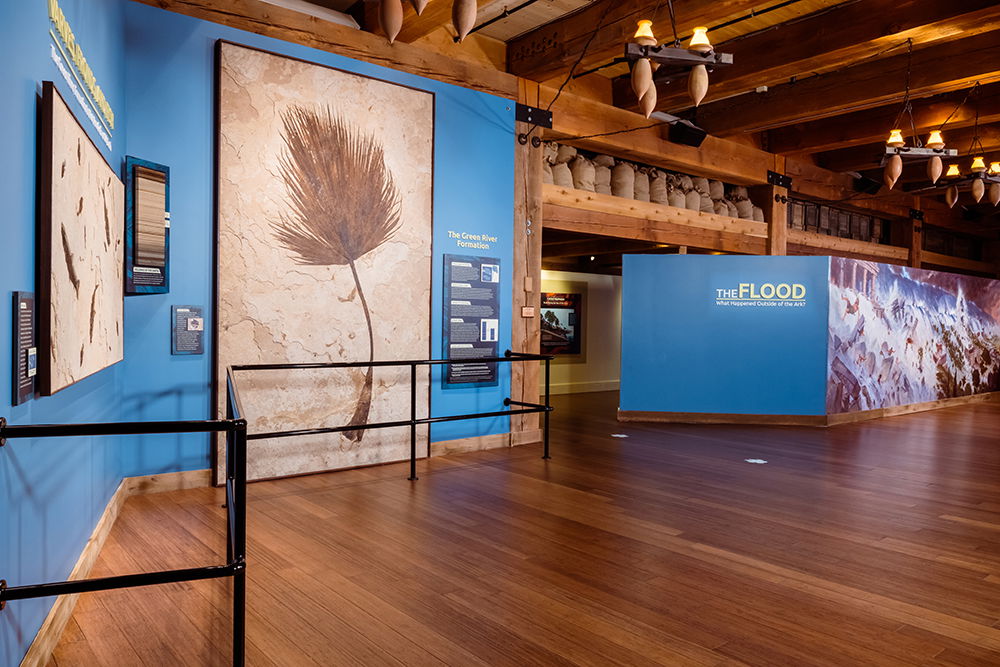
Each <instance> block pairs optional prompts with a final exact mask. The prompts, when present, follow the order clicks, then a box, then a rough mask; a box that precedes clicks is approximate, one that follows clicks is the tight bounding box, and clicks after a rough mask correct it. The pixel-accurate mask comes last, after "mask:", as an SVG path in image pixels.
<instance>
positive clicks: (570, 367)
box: [542, 271, 622, 394]
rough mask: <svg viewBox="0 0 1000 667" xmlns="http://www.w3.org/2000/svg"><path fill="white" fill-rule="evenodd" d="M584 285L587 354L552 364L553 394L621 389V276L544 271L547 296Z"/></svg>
mask: <svg viewBox="0 0 1000 667" xmlns="http://www.w3.org/2000/svg"><path fill="white" fill-rule="evenodd" d="M574 283H576V285H574ZM580 283H586V285H587V290H586V292H587V293H586V296H585V297H584V304H583V310H584V313H583V318H584V321H585V324H584V329H583V354H581V355H580V356H579V357H575V356H565V357H557V358H556V360H555V361H553V362H552V378H551V391H552V393H553V394H577V393H582V392H587V391H613V390H617V389H618V382H619V378H620V375H621V334H622V279H621V276H603V275H597V274H592V273H572V272H569V271H542V291H543V292H575V291H578V290H579V284H580ZM574 288H575V289H574ZM543 372H544V371H543ZM544 381H545V378H544V375H543V377H542V382H544ZM542 386H543V387H544V385H542Z"/></svg>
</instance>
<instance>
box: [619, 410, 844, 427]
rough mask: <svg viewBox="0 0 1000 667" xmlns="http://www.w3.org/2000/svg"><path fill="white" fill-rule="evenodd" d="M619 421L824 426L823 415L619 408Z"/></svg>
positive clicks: (824, 418) (824, 419) (824, 417)
mask: <svg viewBox="0 0 1000 667" xmlns="http://www.w3.org/2000/svg"><path fill="white" fill-rule="evenodd" d="M618 421H620V422H654V423H660V424H748V425H758V426H826V416H825V415H741V414H722V413H718V414H717V413H709V412H645V411H641V410H619V411H618Z"/></svg>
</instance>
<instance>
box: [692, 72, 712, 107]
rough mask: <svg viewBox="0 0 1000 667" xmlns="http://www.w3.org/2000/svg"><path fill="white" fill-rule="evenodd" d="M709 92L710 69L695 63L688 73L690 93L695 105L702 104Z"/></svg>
mask: <svg viewBox="0 0 1000 667" xmlns="http://www.w3.org/2000/svg"><path fill="white" fill-rule="evenodd" d="M707 93H708V70H707V69H706V68H705V66H704V65H695V66H694V67H692V68H691V73H690V74H688V95H690V96H691V101H692V102H694V105H695V106H698V105H699V104H701V101H702V100H703V99H705V95H706V94H707Z"/></svg>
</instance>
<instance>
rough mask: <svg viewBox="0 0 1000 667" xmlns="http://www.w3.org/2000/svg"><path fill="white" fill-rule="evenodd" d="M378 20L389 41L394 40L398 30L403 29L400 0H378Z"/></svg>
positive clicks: (401, 3)
mask: <svg viewBox="0 0 1000 667" xmlns="http://www.w3.org/2000/svg"><path fill="white" fill-rule="evenodd" d="M378 20H379V24H380V25H381V26H382V32H384V33H385V36H386V37H388V38H389V43H390V44H392V43H393V42H395V41H396V37H397V36H398V35H399V31H400V30H402V29H403V2H402V0H379V5H378Z"/></svg>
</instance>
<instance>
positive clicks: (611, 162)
mask: <svg viewBox="0 0 1000 667" xmlns="http://www.w3.org/2000/svg"><path fill="white" fill-rule="evenodd" d="M594 164H596V165H597V166H598V167H607V168H608V169H611V167H613V166H615V159H614V158H613V157H611V156H610V155H598V156H597V157H595V158H594Z"/></svg>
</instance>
